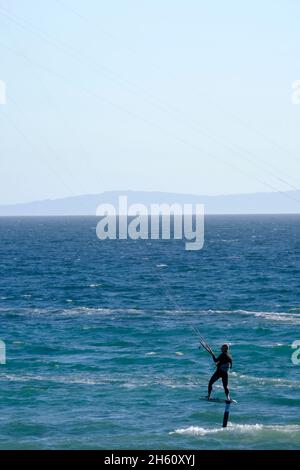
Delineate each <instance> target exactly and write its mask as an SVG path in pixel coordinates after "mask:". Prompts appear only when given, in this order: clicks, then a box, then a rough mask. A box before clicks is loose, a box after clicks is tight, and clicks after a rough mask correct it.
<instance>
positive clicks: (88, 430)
mask: <svg viewBox="0 0 300 470" xmlns="http://www.w3.org/2000/svg"><path fill="white" fill-rule="evenodd" d="M96 222H97V221H96V219H94V218H48V219H47V218H36V219H34V218H33V219H31V218H2V219H0V234H1V246H0V265H1V279H0V318H1V324H0V325H1V326H0V339H2V340H4V341H5V343H6V347H7V363H6V365H0V408H1V413H0V448H2V449H54V448H57V449H74V448H81V449H104V448H109V449H116V448H123V449H130V448H141V449H143V448H145V449H154V448H156V449H164V448H169V449H176V448H181V449H182V448H187V449H188V448H193V449H300V413H299V405H300V376H299V372H300V366H297V365H294V364H293V363H292V361H291V355H292V353H293V349H292V348H291V344H292V343H293V341H295V340H300V330H299V326H300V302H299V248H300V242H299V229H300V217H299V216H247V217H246V216H235V217H230V216H227V217H222V216H215V217H207V219H206V237H205V246H204V249H203V250H201V251H199V252H186V251H185V250H184V243H183V242H181V241H176V242H175V241H130V240H129V241H105V242H100V241H99V240H98V239H97V238H96V236H95V226H96ZM192 326H197V327H198V328H199V329H200V330H201V332H202V334H203V335H204V336H205V338H206V339H207V341H208V342H209V343H210V345H211V346H212V348H213V349H214V350H215V351H216V352H217V351H218V349H219V346H220V345H221V344H222V343H223V342H224V341H228V342H230V343H231V350H232V355H233V360H234V367H233V370H232V372H231V374H230V389H231V395H232V396H233V397H234V398H235V399H237V400H238V404H237V405H231V413H230V418H229V421H230V423H229V426H228V428H227V429H222V428H221V424H222V418H223V412H224V405H223V404H222V403H209V402H206V401H204V400H203V399H202V397H203V396H204V395H205V394H206V387H207V382H208V380H209V378H210V375H211V374H212V373H213V371H214V365H213V364H212V362H211V360H210V357H209V355H208V354H207V353H206V352H205V351H203V350H199V349H198V339H197V337H196V335H195V334H194V332H193V329H192ZM214 396H216V397H220V398H221V397H223V390H222V386H221V384H216V385H215V387H214Z"/></svg>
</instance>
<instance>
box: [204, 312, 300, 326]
mask: <svg viewBox="0 0 300 470" xmlns="http://www.w3.org/2000/svg"><path fill="white" fill-rule="evenodd" d="M199 313H208V314H210V315H211V314H219V315H245V316H246V315H248V316H253V317H260V318H263V319H265V320H268V321H274V322H275V321H276V322H277V321H281V322H290V323H293V324H295V325H300V313H287V312H265V311H255V310H207V311H206V312H205V311H202V312H199Z"/></svg>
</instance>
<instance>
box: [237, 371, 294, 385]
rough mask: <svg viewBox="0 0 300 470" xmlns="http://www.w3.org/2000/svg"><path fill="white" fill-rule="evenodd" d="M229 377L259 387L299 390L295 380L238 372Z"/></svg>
mask: <svg viewBox="0 0 300 470" xmlns="http://www.w3.org/2000/svg"><path fill="white" fill-rule="evenodd" d="M230 375H231V376H233V377H237V378H238V379H242V380H246V381H249V382H256V383H258V384H261V385H265V384H272V385H273V386H275V387H276V386H277V387H288V388H293V387H294V388H300V382H299V381H296V380H288V379H281V378H279V377H255V376H252V375H246V374H239V373H238V372H231V373H230Z"/></svg>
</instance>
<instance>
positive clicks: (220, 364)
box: [207, 344, 232, 400]
mask: <svg viewBox="0 0 300 470" xmlns="http://www.w3.org/2000/svg"><path fill="white" fill-rule="evenodd" d="M228 350H229V346H228V344H223V346H222V347H221V354H220V355H219V356H218V357H216V356H215V355H214V354H213V356H212V357H213V360H214V361H215V363H216V366H217V370H216V372H215V373H214V374H213V375H212V376H211V379H210V381H209V383H208V395H207V399H208V400H209V399H210V395H211V392H212V386H213V384H214V383H215V382H216V381H217V380H219V379H222V383H223V387H224V391H225V394H226V398H227V400H230V395H229V389H228V369H229V368H230V369H231V368H232V358H231V355H230V353H229V352H228Z"/></svg>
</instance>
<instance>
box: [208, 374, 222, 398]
mask: <svg viewBox="0 0 300 470" xmlns="http://www.w3.org/2000/svg"><path fill="white" fill-rule="evenodd" d="M219 378H220V373H219V372H218V371H217V370H216V372H215V373H214V374H213V375H212V376H211V379H210V381H209V383H208V398H209V397H210V395H211V392H212V386H213V384H214V383H215V382H216V381H217V380H218V379H219Z"/></svg>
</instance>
